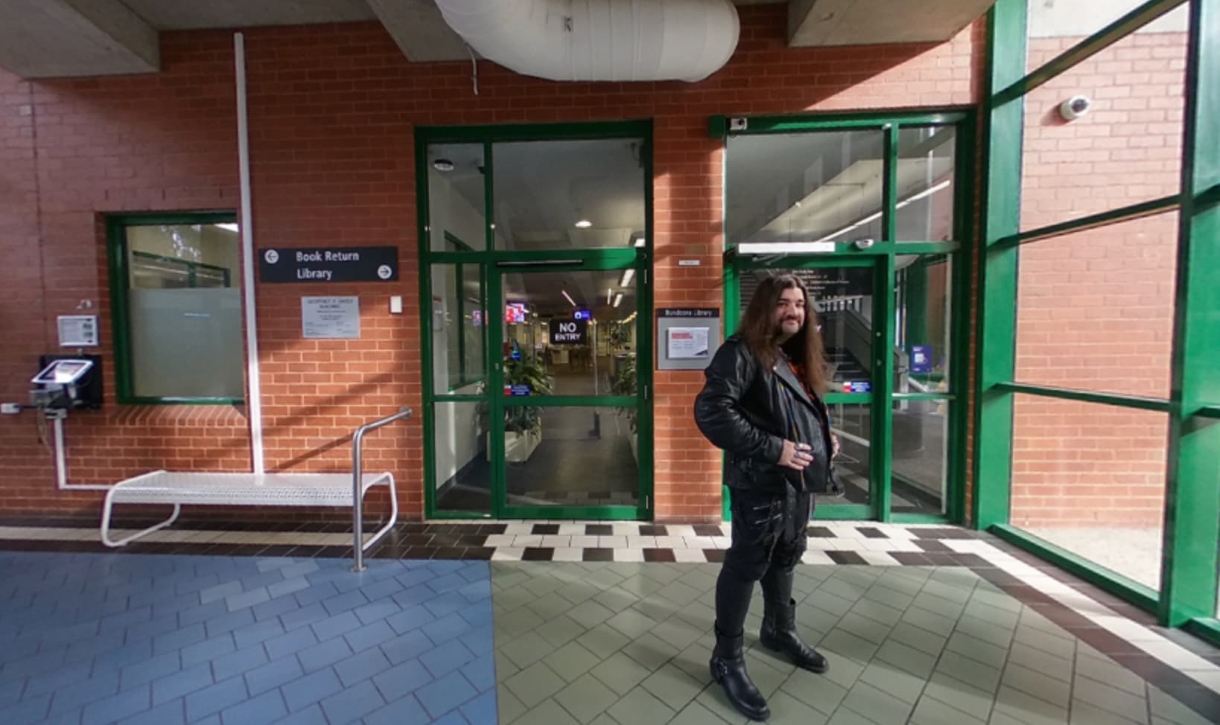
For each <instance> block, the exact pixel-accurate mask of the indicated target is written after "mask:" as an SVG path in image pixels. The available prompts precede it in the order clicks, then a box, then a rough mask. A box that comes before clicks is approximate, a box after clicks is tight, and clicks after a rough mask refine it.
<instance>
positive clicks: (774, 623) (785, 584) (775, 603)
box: [758, 570, 830, 675]
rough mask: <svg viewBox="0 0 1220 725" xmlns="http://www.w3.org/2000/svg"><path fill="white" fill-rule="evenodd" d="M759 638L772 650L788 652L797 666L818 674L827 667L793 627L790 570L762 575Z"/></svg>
mask: <svg viewBox="0 0 1220 725" xmlns="http://www.w3.org/2000/svg"><path fill="white" fill-rule="evenodd" d="M758 640H759V641H760V642H762V645H763V646H764V647H766V648H767V649H769V650H771V651H772V652H781V653H783V654H786V655H788V657H789V658H790V659H791V660H792V664H794V665H796V666H797V667H800V668H802V669H806V670H809V671H810V672H816V673H817V674H819V675H820V674H822V673H823V672H826V671H827V670H829V669H830V663H828V662H827V661H826V658H825V657H823V656H822V655H820V654H818V651H817V650H815V649H814V648H812V647H810V646H809V645H807V644H805V641H804V640H802V639H801V635H800V634H799V633H798V632H797V631H796V600H794V599H793V598H792V571H791V570H789V571H786V572H785V571H775V570H772V571H769V572H767V575H766V576H765V577H763V622H762V629H761V631H760V632H759V633H758Z"/></svg>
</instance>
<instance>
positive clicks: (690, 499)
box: [652, 116, 724, 522]
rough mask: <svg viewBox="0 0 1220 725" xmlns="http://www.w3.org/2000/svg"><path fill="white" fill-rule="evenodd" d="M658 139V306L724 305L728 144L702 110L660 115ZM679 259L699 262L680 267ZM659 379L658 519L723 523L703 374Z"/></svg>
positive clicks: (674, 374) (664, 373)
mask: <svg viewBox="0 0 1220 725" xmlns="http://www.w3.org/2000/svg"><path fill="white" fill-rule="evenodd" d="M653 138H654V144H653V148H654V150H653V164H654V177H655V178H654V180H653V198H654V207H655V208H654V222H653V225H654V226H653V230H654V234H653V244H654V248H655V250H656V258H655V260H654V265H653V279H652V288H653V305H654V307H656V308H661V307H715V308H718V309H720V308H722V306H723V301H724V287H723V277H724V275H723V264H722V256H721V250H722V248H723V246H724V233H723V218H722V217H723V183H722V181H723V179H722V177H723V172H722V163H723V154H724V145H723V143H721V142H720V141H718V140H715V139H711V138H708V133H707V122H706V119H705V118H703V117H699V116H694V117H691V116H685V117H682V118H665V117H661V118H658V119H657V120H656V125H655V127H654V137H653ZM679 260H699V266H697V267H689V266H688V267H680V266H678V261H679ZM658 354H660V351H658ZM654 367H655V361H654ZM654 380H655V382H656V397H655V403H654V415H655V433H654V436H653V438H654V441H655V451H656V455H655V462H656V473H655V475H654V487H655V488H654V491H655V496H656V508H655V511H656V520H657V521H684V522H690V521H719V520H720V516H721V510H720V505H721V502H720V485H721V475H720V464H721V456H720V452H719V451H717V450H716V449H715V448H713V447H712V446H711V445H710V444H708V442H707V440H705V439H704V438H703V436H702V435H701V434H700V433H699V429H698V428H696V427H695V422H694V414H693V407H694V399H695V394H696V393H698V392H699V390H700V389H701V388H702V387H703V373H702V372H701V371H685V370H683V371H657V372H656V373H655V374H654Z"/></svg>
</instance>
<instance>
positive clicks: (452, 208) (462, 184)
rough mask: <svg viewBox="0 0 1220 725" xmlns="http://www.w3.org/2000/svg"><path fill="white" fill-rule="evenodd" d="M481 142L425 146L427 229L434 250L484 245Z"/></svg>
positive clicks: (445, 250)
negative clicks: (426, 163) (426, 152)
mask: <svg viewBox="0 0 1220 725" xmlns="http://www.w3.org/2000/svg"><path fill="white" fill-rule="evenodd" d="M483 170H484V167H483V144H481V143H467V144H435V145H432V146H429V147H428V231H429V236H430V239H431V246H430V248H431V250H432V251H433V252H464V251H472V250H473V251H483V250H485V249H487V214H486V212H485V211H484V209H485V208H486V206H487V204H486V199H487V193H486V188H485V186H484V183H483V179H484V176H483Z"/></svg>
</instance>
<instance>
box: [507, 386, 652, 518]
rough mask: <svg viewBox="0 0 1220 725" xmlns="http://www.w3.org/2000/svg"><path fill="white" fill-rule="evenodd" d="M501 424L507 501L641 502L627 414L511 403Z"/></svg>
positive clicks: (633, 437)
mask: <svg viewBox="0 0 1220 725" xmlns="http://www.w3.org/2000/svg"><path fill="white" fill-rule="evenodd" d="M504 427H505V433H504V444H505V459H506V461H507V469H508V471H507V479H506V481H507V485H508V504H509V505H510V506H614V505H618V506H636V505H638V504H639V489H640V483H639V463H638V456H639V447H638V439H637V437H636V433H635V431H634V429H633V426H632V425H631V423H630V420H629V417H628V416H625V415H620V414H619V413H618V412H616V411H615V410H614V409H613V408H591V407H573V408H568V407H564V408H537V407H530V406H516V405H513V406H509V407H508V408H507V409H506V410H505V416H504Z"/></svg>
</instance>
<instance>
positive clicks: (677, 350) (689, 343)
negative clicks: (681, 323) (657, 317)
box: [666, 327, 708, 360]
mask: <svg viewBox="0 0 1220 725" xmlns="http://www.w3.org/2000/svg"><path fill="white" fill-rule="evenodd" d="M666 332H667V333H668V336H669V340H668V342H669V359H670V360H699V359H701V358H705V357H707V356H708V349H707V328H706V327H671V328H669V330H667V331H666Z"/></svg>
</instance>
